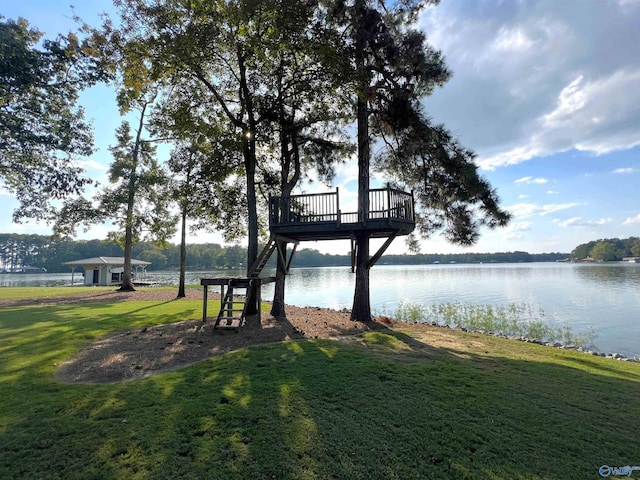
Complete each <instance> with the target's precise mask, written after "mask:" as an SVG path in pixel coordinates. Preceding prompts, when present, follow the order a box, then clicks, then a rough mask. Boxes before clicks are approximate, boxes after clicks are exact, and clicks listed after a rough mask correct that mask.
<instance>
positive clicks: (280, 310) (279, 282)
mask: <svg viewBox="0 0 640 480" xmlns="http://www.w3.org/2000/svg"><path fill="white" fill-rule="evenodd" d="M280 248H281V249H282V251H283V252H286V251H287V242H283V241H278V245H277V249H280ZM276 265H277V267H276V283H275V286H274V289H273V303H272V304H271V312H270V313H271V315H273V316H274V317H276V318H279V317H286V315H287V314H286V312H285V300H284V294H285V284H286V279H287V267H286V265H283V262H282V261H281V260H280V257H279V256H278V259H277V262H276Z"/></svg>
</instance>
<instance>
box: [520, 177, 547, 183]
mask: <svg viewBox="0 0 640 480" xmlns="http://www.w3.org/2000/svg"><path fill="white" fill-rule="evenodd" d="M548 181H549V180H547V179H546V178H533V177H522V178H519V179H517V180H516V181H515V183H527V184H529V183H537V184H543V183H547V182H548Z"/></svg>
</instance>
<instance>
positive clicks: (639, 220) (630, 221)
mask: <svg viewBox="0 0 640 480" xmlns="http://www.w3.org/2000/svg"><path fill="white" fill-rule="evenodd" d="M622 224H623V225H640V213H639V214H638V215H636V216H635V217H629V218H627V219H626V220H625V221H624V222H622Z"/></svg>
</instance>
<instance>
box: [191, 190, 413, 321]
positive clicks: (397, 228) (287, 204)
mask: <svg viewBox="0 0 640 480" xmlns="http://www.w3.org/2000/svg"><path fill="white" fill-rule="evenodd" d="M339 193H340V192H339V190H338V189H336V191H335V192H329V193H314V194H302V195H289V196H279V197H270V198H269V231H270V233H271V236H270V238H269V241H268V242H267V244H266V245H265V247H264V249H263V250H262V252H261V253H260V254H259V255H258V258H257V259H256V261H255V262H254V264H253V265H252V266H251V268H250V269H249V272H248V275H247V278H244V279H241V278H231V279H226V278H215V279H206V278H203V279H202V280H201V282H200V283H201V285H203V286H204V305H203V313H202V317H203V322H205V321H206V318H207V307H206V305H207V302H206V298H207V287H208V286H209V285H219V286H220V288H221V292H220V293H221V299H222V301H221V309H220V313H219V314H218V317H217V319H216V323H215V327H222V328H224V327H226V328H238V327H239V326H241V325H242V324H243V323H244V317H245V315H246V314H247V311H248V307H249V309H250V310H251V311H256V310H257V312H258V313H259V312H260V294H259V291H260V286H261V285H262V284H264V283H269V282H273V281H274V280H275V278H273V277H267V278H260V273H261V272H262V270H263V268H264V267H265V265H266V264H267V262H268V261H269V258H270V257H271V255H272V254H273V252H274V251H276V250H277V251H278V261H279V262H281V264H282V265H283V266H285V268H286V270H287V271H288V270H289V267H290V265H291V261H292V259H293V255H294V254H295V249H296V247H297V245H298V243H299V242H303V241H316V240H344V239H350V240H351V246H352V248H351V252H352V253H351V267H352V270H353V269H354V262H355V248H354V245H355V243H354V242H355V238H356V236H357V235H362V234H366V235H367V236H368V237H369V238H386V241H385V242H384V244H383V245H382V246H381V247H380V248H379V250H378V251H377V252H376V253H375V254H374V255H373V256H372V257H371V258H370V260H369V263H368V266H369V267H371V266H373V265H374V264H375V263H376V262H377V261H378V259H379V258H380V257H381V256H382V254H383V253H384V252H385V250H386V249H387V248H388V247H389V245H390V244H391V242H392V241H393V239H394V238H396V237H398V236H401V235H408V234H409V233H411V232H412V231H413V229H414V228H415V211H414V201H413V193H407V192H403V191H401V190H397V189H395V188H391V187H389V186H387V187H385V188H376V189H370V190H369V191H368V204H369V205H368V211H367V213H366V215H363V217H364V218H360V215H359V214H358V212H357V211H355V212H354V211H344V212H343V211H342V209H341V208H340V194H339ZM283 243H284V244H286V243H293V244H294V247H293V250H292V252H291V254H290V256H289V258H288V259H287V252H286V246H285V248H282V244H283ZM225 287H226V294H225ZM238 289H243V290H244V291H243V292H242V293H241V294H240V295H238V294H237V291H238ZM252 289H255V290H257V295H251V292H252ZM234 291H235V292H236V293H234ZM250 297H251V298H255V299H256V301H257V305H251V306H248V305H247V302H248V299H249V298H250Z"/></svg>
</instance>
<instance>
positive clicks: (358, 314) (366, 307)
mask: <svg viewBox="0 0 640 480" xmlns="http://www.w3.org/2000/svg"><path fill="white" fill-rule="evenodd" d="M356 249H357V251H356V287H355V292H354V294H353V308H352V309H351V320H354V321H359V322H368V321H370V320H371V298H370V295H369V267H368V266H367V263H368V262H369V235H368V234H366V233H364V234H361V235H358V236H356Z"/></svg>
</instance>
